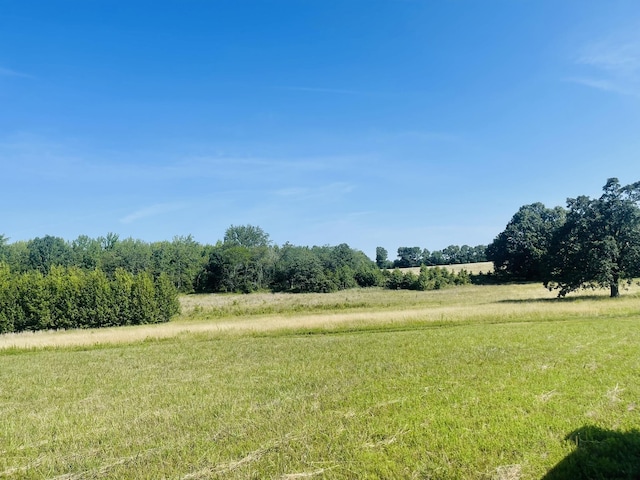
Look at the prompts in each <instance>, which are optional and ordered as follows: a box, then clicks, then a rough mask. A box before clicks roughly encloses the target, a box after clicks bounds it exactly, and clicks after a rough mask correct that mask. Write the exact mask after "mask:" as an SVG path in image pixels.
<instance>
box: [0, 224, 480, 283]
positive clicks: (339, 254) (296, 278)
mask: <svg viewBox="0 0 640 480" xmlns="http://www.w3.org/2000/svg"><path fill="white" fill-rule="evenodd" d="M405 250H407V249H403V248H400V249H398V251H399V255H400V258H399V261H397V262H385V263H384V264H383V265H382V268H380V263H379V262H378V264H377V263H376V262H374V261H372V260H371V259H370V258H369V257H367V256H366V255H365V254H364V253H363V252H361V251H359V250H356V249H353V248H351V247H349V245H347V244H345V243H343V244H340V245H336V246H329V245H325V246H313V247H308V246H296V245H292V244H290V243H285V244H284V245H275V244H273V243H272V242H271V240H270V238H269V235H268V234H267V233H266V232H265V231H264V230H262V229H261V228H260V227H257V226H253V225H239V226H236V225H231V226H230V227H229V228H228V229H227V230H226V232H225V235H224V238H223V240H221V241H218V242H216V244H215V245H203V244H200V243H198V242H196V241H195V240H194V239H193V238H192V237H191V236H190V235H189V236H184V237H175V238H174V239H173V240H172V241H163V242H152V243H148V242H144V241H141V240H135V239H132V238H125V239H120V238H119V236H118V235H116V234H113V233H109V234H108V235H106V236H104V237H98V238H90V237H87V236H85V235H81V236H79V237H78V238H77V239H75V240H72V241H65V240H64V239H62V238H59V237H54V236H50V235H47V236H44V237H38V238H35V239H32V240H29V241H18V242H14V243H9V242H8V239H7V238H6V237H4V236H2V235H0V262H1V263H3V264H5V265H7V266H8V268H9V269H10V271H11V272H13V273H16V274H23V273H29V272H39V273H40V274H41V275H47V274H48V273H49V272H50V270H51V268H52V267H56V266H59V267H65V268H69V269H77V270H79V271H83V272H92V271H94V270H96V269H99V270H100V271H101V272H102V273H103V274H104V275H105V276H106V277H107V278H108V279H110V280H113V279H114V278H115V275H116V272H117V271H118V270H122V271H124V272H128V273H130V274H132V275H138V274H140V273H143V272H144V273H146V274H148V275H150V276H151V278H153V279H157V278H159V276H160V275H165V276H166V277H167V278H168V280H169V281H170V282H171V283H172V284H173V285H174V287H175V288H176V289H177V290H178V291H179V292H182V293H194V292H215V293H217V292H242V293H250V292H255V291H273V292H292V293H300V292H332V291H337V290H343V289H347V288H354V287H372V286H380V287H387V288H392V289H396V288H411V289H424V288H442V287H444V286H447V285H450V284H455V283H460V282H465V281H466V279H465V277H464V275H461V276H459V277H456V278H450V277H451V275H449V273H448V272H445V271H444V270H443V271H440V270H434V272H432V273H430V274H429V275H436V276H437V277H438V278H437V281H435V280H434V281H431V280H433V279H430V280H429V281H427V280H426V279H425V278H426V275H427V274H426V273H425V274H423V276H422V278H421V279H419V278H418V277H419V275H414V274H413V273H408V272H404V273H402V272H401V273H393V274H392V272H389V271H385V269H390V268H396V267H405V266H419V265H421V264H424V261H422V259H424V258H432V255H431V254H428V251H427V250H421V249H419V250H420V254H421V255H422V256H421V257H419V258H420V259H421V261H420V262H419V263H416V262H414V261H411V262H407V261H406V260H405V257H406V255H405V253H404V252H405ZM445 250H446V254H445V256H435V257H433V258H438V259H440V260H442V259H454V258H455V259H458V260H459V261H462V259H463V258H464V259H465V261H467V260H468V259H469V258H476V257H473V256H472V255H471V256H469V255H470V254H469V252H470V251H471V250H473V249H471V247H469V248H467V247H466V246H463V247H455V248H454V247H448V249H445ZM445 250H443V252H445ZM474 251H475V250H474ZM478 251H479V250H478ZM456 252H458V253H456ZM461 253H464V255H465V256H462V255H461ZM476 253H477V252H476ZM425 254H428V256H426V257H425V256H424V255H425ZM468 254H469V255H468ZM456 255H457V256H456ZM480 258H484V257H480ZM443 261H444V260H443ZM428 263H429V264H434V263H435V262H432V261H428ZM399 275H402V276H406V279H405V280H404V281H399V279H398V276H399ZM412 275H413V276H415V277H416V278H412V277H411V276H412Z"/></svg>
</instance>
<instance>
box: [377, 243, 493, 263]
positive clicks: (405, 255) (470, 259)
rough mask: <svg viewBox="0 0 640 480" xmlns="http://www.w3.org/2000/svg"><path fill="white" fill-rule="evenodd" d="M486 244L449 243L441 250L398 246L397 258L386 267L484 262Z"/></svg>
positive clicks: (485, 258)
mask: <svg viewBox="0 0 640 480" xmlns="http://www.w3.org/2000/svg"><path fill="white" fill-rule="evenodd" d="M486 248H487V247H486V246H485V245H477V246H475V247H471V246H469V245H462V246H458V245H449V246H448V247H446V248H443V249H442V250H435V251H433V252H430V251H429V250H427V249H426V248H425V249H423V250H420V247H400V248H398V258H397V259H396V260H395V261H394V262H393V263H392V265H388V266H387V267H381V268H389V267H391V266H393V267H394V268H409V267H419V266H421V265H454V264H460V263H478V262H485V261H486V260H487V256H486Z"/></svg>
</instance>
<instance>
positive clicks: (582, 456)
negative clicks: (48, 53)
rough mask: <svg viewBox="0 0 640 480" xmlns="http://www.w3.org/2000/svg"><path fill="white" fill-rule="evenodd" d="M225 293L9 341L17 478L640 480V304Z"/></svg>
mask: <svg viewBox="0 0 640 480" xmlns="http://www.w3.org/2000/svg"><path fill="white" fill-rule="evenodd" d="M606 294H607V292H595V293H593V292H583V293H579V294H575V295H573V296H570V297H569V298H567V299H556V298H555V297H554V294H553V293H550V292H547V291H546V290H544V289H543V288H542V287H541V286H540V285H526V284H525V285H509V286H466V287H459V288H451V289H447V290H442V291H434V292H414V291H388V290H377V289H372V290H350V291H343V292H339V293H335V294H318V295H284V294H254V295H248V296H240V295H205V296H187V297H183V298H182V304H183V314H182V316H181V317H179V318H177V319H175V320H174V321H172V322H170V323H167V324H160V325H152V326H142V327H129V328H114V329H104V330H99V331H96V330H83V331H68V332H41V333H30V334H18V335H5V336H2V337H0V365H1V368H0V478H10V479H57V480H63V479H64V480H72V479H73V480H76V479H96V478H119V479H120V478H132V479H158V478H166V479H181V480H186V479H209V478H243V479H244V478H260V479H261V478H274V479H297V478H327V479H332V478H335V479H352V478H353V479H356V478H357V479H361V478H372V479H373V478H407V479H411V478H419V479H427V478H445V479H449V478H453V479H478V478H485V479H502V480H507V479H543V478H544V479H545V480H552V479H562V478H628V479H633V478H637V477H638V475H640V432H639V431H638V430H637V429H638V427H639V426H640V356H639V355H638V351H639V350H638V345H640V328H639V326H640V291H639V289H638V288H637V287H633V288H632V289H631V290H629V291H625V292H623V296H622V297H621V298H618V299H609V298H607V296H606Z"/></svg>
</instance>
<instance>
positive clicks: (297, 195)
mask: <svg viewBox="0 0 640 480" xmlns="http://www.w3.org/2000/svg"><path fill="white" fill-rule="evenodd" d="M354 189H355V186H354V185H352V184H350V183H345V182H335V183H331V184H328V185H321V186H319V187H290V188H283V189H279V190H275V191H274V192H273V193H274V194H275V195H276V196H279V197H287V198H291V199H295V200H296V201H302V200H313V201H316V202H317V201H330V200H334V199H336V198H338V197H341V196H343V195H347V194H349V193H351V192H352V191H353V190H354Z"/></svg>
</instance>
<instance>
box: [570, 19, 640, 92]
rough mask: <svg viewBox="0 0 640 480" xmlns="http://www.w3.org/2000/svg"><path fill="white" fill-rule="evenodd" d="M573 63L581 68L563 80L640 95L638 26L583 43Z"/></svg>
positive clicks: (639, 36) (603, 89)
mask: <svg viewBox="0 0 640 480" xmlns="http://www.w3.org/2000/svg"><path fill="white" fill-rule="evenodd" d="M575 63H576V65H578V66H579V67H581V69H582V72H580V74H579V75H576V76H572V77H569V78H567V79H566V80H567V81H569V82H573V83H577V84H580V85H584V86H586V87H590V88H595V89H598V90H602V91H606V92H612V93H617V94H621V95H630V96H635V97H640V29H638V28H633V29H631V30H627V31H621V32H616V33H615V34H612V35H610V36H608V37H605V38H601V39H599V40H597V41H594V42H592V43H590V44H588V45H586V46H585V47H584V48H583V49H582V52H581V53H580V54H579V55H578V57H577V58H576V61H575Z"/></svg>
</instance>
